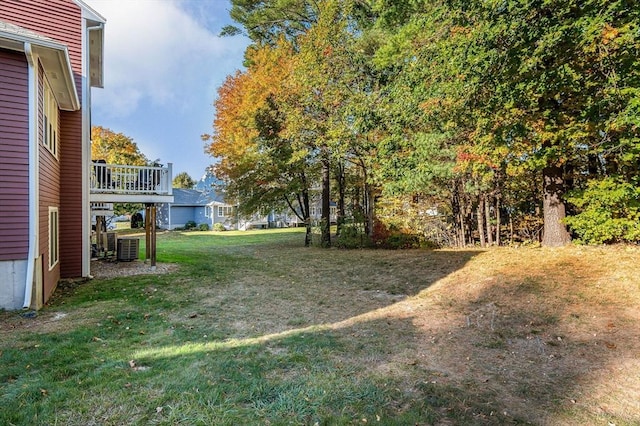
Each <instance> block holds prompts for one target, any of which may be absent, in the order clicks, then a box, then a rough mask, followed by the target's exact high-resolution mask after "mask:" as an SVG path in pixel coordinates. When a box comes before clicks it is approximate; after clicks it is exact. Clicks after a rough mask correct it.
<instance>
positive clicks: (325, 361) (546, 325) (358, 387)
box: [0, 229, 640, 425]
mask: <svg viewBox="0 0 640 426" xmlns="http://www.w3.org/2000/svg"><path fill="white" fill-rule="evenodd" d="M302 232H303V230H298V229H295V230H275V231H255V232H223V233H214V232H189V233H178V232H172V233H165V234H162V235H160V236H159V241H158V262H161V263H176V264H178V265H179V269H178V270H177V271H176V272H173V273H170V274H165V275H140V276H132V277H124V278H116V279H109V280H105V279H95V280H93V281H90V282H86V283H81V284H78V283H75V284H74V283H67V284H63V285H61V287H60V288H59V290H58V292H57V293H56V296H55V297H54V300H53V301H52V303H50V305H49V306H46V307H45V308H44V309H42V310H41V311H40V312H39V313H38V316H37V317H36V318H27V317H24V316H21V315H20V313H15V312H13V313H11V312H0V407H1V409H0V424H2V425H5V424H6V425H11V424H16V425H36V424H42V425H53V424H64V425H90V424H97V425H123V424H145V425H146V424H166V425H173V424H185V425H192V424H201V425H211V424H215V425H242V424H259V425H263V424H272V425H276V424H304V425H307V424H308V425H314V424H327V425H333V424H380V425H398V424H400V425H414V424H421V425H423V424H424V425H427V424H443V425H444V424H462V425H466V424H576V425H577V424H606V422H607V421H609V422H611V423H615V424H617V425H623V424H637V423H635V422H636V421H639V420H640V408H639V407H638V404H637V401H638V398H637V397H638V389H640V387H638V385H639V383H640V379H638V378H639V377H640V375H639V374H638V372H639V371H640V368H639V365H638V362H637V361H634V357H633V354H636V355H637V352H636V351H637V349H638V332H637V328H638V327H637V322H634V321H635V320H636V319H637V318H636V317H634V316H633V315H632V314H631V312H632V311H633V310H634V309H635V311H636V312H637V307H638V306H639V304H638V300H640V298H639V296H638V294H639V293H640V286H639V285H638V278H635V275H636V274H635V269H634V266H633V265H634V264H635V265H637V264H638V263H637V262H638V260H640V253H639V252H638V250H636V249H631V250H624V249H606V248H605V249H600V250H601V252H598V251H597V250H596V249H589V248H569V249H566V250H565V249H563V250H560V251H557V252H552V251H547V250H544V249H520V250H516V249H496V250H490V251H486V252H481V251H476V250H459V251H454V250H438V251H422V250H410V251H383V250H353V251H344V250H336V249H330V250H323V249H320V248H304V247H303V238H304V235H303V233H302ZM609 258H610V259H615V262H616V268H611V269H609V268H608V266H607V259H609ZM523 259H524V260H523ZM594 259H600V260H599V261H597V260H594ZM523 262H524V263H523ZM595 263H597V265H596V264H595ZM625 268H627V269H625ZM561 270H562V271H564V272H562V273H560V271H561ZM549 277H554V278H553V280H551V279H549ZM596 285H598V286H599V287H596ZM565 286H567V287H565ZM569 286H571V287H569ZM567 288H574V289H575V291H572V292H567V291H566V290H567ZM608 306H609V307H611V306H612V307H613V308H612V309H611V310H609V308H608ZM592 316H593V317H594V318H596V317H597V319H593V318H591V317H592ZM611 324H613V325H611ZM598 327H600V328H601V329H602V330H600V329H599V328H598ZM612 327H613V328H615V329H616V335H613V334H612V335H611V336H604V337H602V336H603V335H602V334H600V333H606V332H607V330H609V331H611V329H612ZM593 333H596V334H598V335H599V336H601V337H598V338H596V337H589V336H590V335H591V334H593ZM623 338H624V340H623ZM629 339H633V341H630V340H629ZM607 345H609V346H607ZM611 345H613V346H611ZM612 347H615V350H614V349H612ZM625 360H626V362H625ZM597 368H600V369H605V370H604V371H603V373H602V376H600V375H598V374H596V373H594V369H597ZM605 373H606V374H605ZM623 379H624V380H626V381H624V380H623ZM621 380H622V381H621ZM603 398H604V399H603ZM571 401H573V402H571ZM602 401H604V402H602ZM598 404H600V407H599V406H598ZM634 404H635V405H634ZM601 406H606V410H603V409H602V408H601Z"/></svg>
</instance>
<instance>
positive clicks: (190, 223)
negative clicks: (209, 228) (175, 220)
mask: <svg viewBox="0 0 640 426" xmlns="http://www.w3.org/2000/svg"><path fill="white" fill-rule="evenodd" d="M196 226H197V224H196V223H195V222H194V221H193V220H190V221H188V222H187V223H185V224H184V229H185V230H187V231H188V230H189V229H195V227H196Z"/></svg>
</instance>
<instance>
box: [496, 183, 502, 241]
mask: <svg viewBox="0 0 640 426" xmlns="http://www.w3.org/2000/svg"><path fill="white" fill-rule="evenodd" d="M500 219H501V218H500V196H499V195H498V196H496V245H497V246H499V245H500Z"/></svg>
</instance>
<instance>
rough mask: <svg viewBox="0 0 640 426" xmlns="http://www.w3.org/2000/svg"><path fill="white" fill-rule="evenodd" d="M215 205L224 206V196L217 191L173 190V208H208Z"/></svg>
mask: <svg viewBox="0 0 640 426" xmlns="http://www.w3.org/2000/svg"><path fill="white" fill-rule="evenodd" d="M213 203H217V204H224V199H223V197H222V194H219V193H217V192H215V191H208V192H203V191H198V190H197V189H182V188H173V203H171V204H172V205H173V206H206V205H209V204H213Z"/></svg>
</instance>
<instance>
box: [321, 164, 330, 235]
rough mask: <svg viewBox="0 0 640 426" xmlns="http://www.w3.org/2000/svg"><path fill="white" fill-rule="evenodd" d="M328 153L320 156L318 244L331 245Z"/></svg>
mask: <svg viewBox="0 0 640 426" xmlns="http://www.w3.org/2000/svg"><path fill="white" fill-rule="evenodd" d="M328 157H329V155H328V154H327V153H326V152H325V153H324V155H323V157H322V215H321V217H320V228H321V229H320V232H321V236H320V245H321V246H322V247H331V164H330V161H329V158H328Z"/></svg>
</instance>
